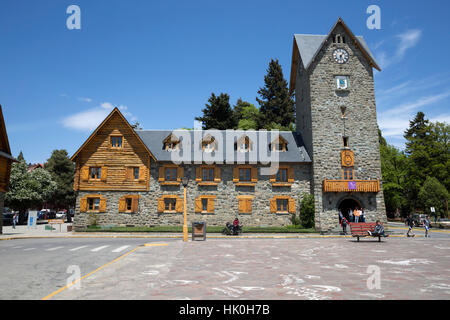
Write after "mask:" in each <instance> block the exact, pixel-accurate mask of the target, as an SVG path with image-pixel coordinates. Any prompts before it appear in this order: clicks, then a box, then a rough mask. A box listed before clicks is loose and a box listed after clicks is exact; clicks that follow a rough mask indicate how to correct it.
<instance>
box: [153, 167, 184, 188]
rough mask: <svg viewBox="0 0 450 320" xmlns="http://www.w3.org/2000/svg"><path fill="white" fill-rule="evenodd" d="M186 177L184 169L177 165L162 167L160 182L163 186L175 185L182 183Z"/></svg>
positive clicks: (160, 168)
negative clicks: (182, 179)
mask: <svg viewBox="0 0 450 320" xmlns="http://www.w3.org/2000/svg"><path fill="white" fill-rule="evenodd" d="M183 176H184V169H183V168H182V167H178V166H175V165H162V166H161V167H159V178H158V181H159V182H160V183H161V184H167V185H170V184H171V185H175V184H180V183H181V178H182V177H183Z"/></svg>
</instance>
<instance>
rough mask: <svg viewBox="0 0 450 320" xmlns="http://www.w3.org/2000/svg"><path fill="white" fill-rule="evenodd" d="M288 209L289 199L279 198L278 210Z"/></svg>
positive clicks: (285, 210) (284, 210)
mask: <svg viewBox="0 0 450 320" xmlns="http://www.w3.org/2000/svg"><path fill="white" fill-rule="evenodd" d="M287 211H288V199H277V212H287Z"/></svg>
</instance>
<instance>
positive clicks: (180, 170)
mask: <svg viewBox="0 0 450 320" xmlns="http://www.w3.org/2000/svg"><path fill="white" fill-rule="evenodd" d="M183 177H184V168H182V167H178V168H177V181H181V178H183Z"/></svg>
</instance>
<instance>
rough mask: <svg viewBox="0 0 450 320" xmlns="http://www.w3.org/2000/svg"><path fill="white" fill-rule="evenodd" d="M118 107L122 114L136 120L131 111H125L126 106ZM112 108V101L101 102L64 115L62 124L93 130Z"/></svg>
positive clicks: (78, 128)
mask: <svg viewBox="0 0 450 320" xmlns="http://www.w3.org/2000/svg"><path fill="white" fill-rule="evenodd" d="M118 108H119V110H121V111H122V114H123V115H124V116H125V117H127V118H128V119H130V120H131V121H132V122H135V121H137V117H136V116H134V115H133V114H132V113H131V112H128V111H126V110H128V107H127V106H124V105H120V106H119V107H118ZM112 109H114V105H113V104H112V103H110V102H103V103H101V104H100V106H99V107H96V108H92V109H89V110H86V111H82V112H78V113H75V114H73V115H70V116H67V117H65V118H64V119H63V120H62V124H63V126H64V127H66V128H69V129H74V130H79V131H87V132H89V131H93V130H94V129H95V128H97V127H98V125H99V124H100V123H102V121H103V120H104V119H105V118H106V117H107V116H108V114H109V113H110V112H111V111H112Z"/></svg>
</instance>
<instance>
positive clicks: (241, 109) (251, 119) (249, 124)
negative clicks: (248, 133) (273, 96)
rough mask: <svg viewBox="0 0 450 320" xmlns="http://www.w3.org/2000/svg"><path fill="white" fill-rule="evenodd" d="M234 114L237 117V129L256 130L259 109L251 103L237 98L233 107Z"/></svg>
mask: <svg viewBox="0 0 450 320" xmlns="http://www.w3.org/2000/svg"><path fill="white" fill-rule="evenodd" d="M234 114H235V117H236V119H237V121H238V122H237V123H238V125H237V129H240V130H257V129H258V118H259V115H260V114H259V109H258V108H257V107H255V106H254V105H253V104H251V103H248V102H245V101H242V100H241V99H239V100H238V102H237V104H236V106H235V107H234Z"/></svg>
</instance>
